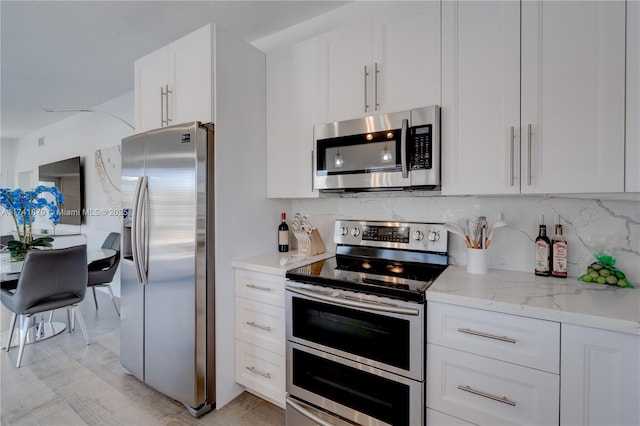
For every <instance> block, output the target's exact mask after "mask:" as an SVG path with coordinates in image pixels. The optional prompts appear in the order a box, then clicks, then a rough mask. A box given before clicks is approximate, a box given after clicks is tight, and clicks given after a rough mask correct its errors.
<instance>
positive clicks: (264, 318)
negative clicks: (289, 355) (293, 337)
mask: <svg viewBox="0 0 640 426" xmlns="http://www.w3.org/2000/svg"><path fill="white" fill-rule="evenodd" d="M236 338H237V339H240V340H242V341H244V342H247V343H250V344H252V345H255V346H259V347H261V348H264V349H267V350H269V351H271V352H275V353H277V354H280V355H284V348H285V337H284V308H281V307H279V306H273V305H267V304H266V303H261V302H256V301H255V300H251V299H245V298H243V297H236Z"/></svg>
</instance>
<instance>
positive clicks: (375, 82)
mask: <svg viewBox="0 0 640 426" xmlns="http://www.w3.org/2000/svg"><path fill="white" fill-rule="evenodd" d="M379 73H380V70H379V69H378V63H377V62H374V65H373V102H374V109H375V110H376V111H377V110H378V107H379V106H380V104H379V103H378V74H379Z"/></svg>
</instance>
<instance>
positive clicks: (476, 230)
mask: <svg viewBox="0 0 640 426" xmlns="http://www.w3.org/2000/svg"><path fill="white" fill-rule="evenodd" d="M469 237H470V238H471V247H472V248H475V249H477V248H479V247H480V244H479V243H478V241H479V239H480V217H474V218H471V219H470V220H469Z"/></svg>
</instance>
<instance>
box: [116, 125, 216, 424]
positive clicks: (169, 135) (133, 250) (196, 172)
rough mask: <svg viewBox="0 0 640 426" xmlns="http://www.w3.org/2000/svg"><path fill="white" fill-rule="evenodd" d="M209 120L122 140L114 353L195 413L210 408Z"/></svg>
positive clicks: (211, 238)
mask: <svg viewBox="0 0 640 426" xmlns="http://www.w3.org/2000/svg"><path fill="white" fill-rule="evenodd" d="M213 136H214V132H213V125H212V124H201V123H199V122H195V123H186V124H181V125H174V126H169V127H163V128H160V129H156V130H152V131H148V132H145V133H140V134H136V135H133V136H130V137H127V138H125V139H123V140H122V182H121V190H122V207H123V229H122V236H123V238H122V241H123V246H122V260H121V304H122V308H121V323H120V361H121V363H122V366H123V368H124V369H125V370H126V371H127V372H128V373H130V374H132V375H134V376H135V377H137V378H138V379H139V380H141V381H143V382H144V383H146V384H148V385H149V386H151V387H153V388H155V389H156V390H158V391H160V392H162V393H164V394H165V395H167V396H169V397H171V398H173V399H175V400H177V401H180V402H182V403H183V404H184V405H185V406H186V407H187V409H188V410H189V411H190V413H191V414H192V415H194V416H196V417H197V416H199V415H201V414H204V413H205V412H207V411H209V410H211V408H212V407H215V358H214V354H215V347H214V342H215V340H214V337H215V336H214V268H213V266H214V253H213V249H214V243H213V241H214V220H213V215H211V218H210V217H209V214H208V212H213V209H214V205H213V203H214V200H215V198H214V196H213V195H214V194H213V189H214V185H213V176H214V173H213V165H214V161H213V152H214V150H213V143H214V138H213Z"/></svg>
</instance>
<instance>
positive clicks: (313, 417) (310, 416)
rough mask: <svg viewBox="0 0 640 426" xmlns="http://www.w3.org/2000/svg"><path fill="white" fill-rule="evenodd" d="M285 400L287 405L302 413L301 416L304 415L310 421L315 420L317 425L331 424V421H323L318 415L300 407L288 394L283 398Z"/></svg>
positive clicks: (326, 425)
mask: <svg viewBox="0 0 640 426" xmlns="http://www.w3.org/2000/svg"><path fill="white" fill-rule="evenodd" d="M285 401H286V403H287V405H288V406H289V407H291V408H293V409H294V410H296V411H297V412H298V413H300V414H302V415H303V416H305V417H306V418H308V419H309V420H311V421H312V422H315V423H316V424H317V425H319V426H332V425H331V423H327V422H325V421H324V420H322V419H321V418H320V417H318V416H316V415H314V414H312V413H310V412H309V411H307V410H305V408H304V407H302V406H301V405H298V404H297V403H295V402H293V401H292V400H291V398H289V395H288V394H287V396H286V398H285Z"/></svg>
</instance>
